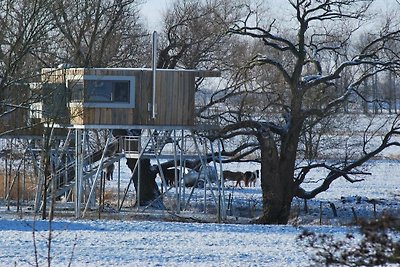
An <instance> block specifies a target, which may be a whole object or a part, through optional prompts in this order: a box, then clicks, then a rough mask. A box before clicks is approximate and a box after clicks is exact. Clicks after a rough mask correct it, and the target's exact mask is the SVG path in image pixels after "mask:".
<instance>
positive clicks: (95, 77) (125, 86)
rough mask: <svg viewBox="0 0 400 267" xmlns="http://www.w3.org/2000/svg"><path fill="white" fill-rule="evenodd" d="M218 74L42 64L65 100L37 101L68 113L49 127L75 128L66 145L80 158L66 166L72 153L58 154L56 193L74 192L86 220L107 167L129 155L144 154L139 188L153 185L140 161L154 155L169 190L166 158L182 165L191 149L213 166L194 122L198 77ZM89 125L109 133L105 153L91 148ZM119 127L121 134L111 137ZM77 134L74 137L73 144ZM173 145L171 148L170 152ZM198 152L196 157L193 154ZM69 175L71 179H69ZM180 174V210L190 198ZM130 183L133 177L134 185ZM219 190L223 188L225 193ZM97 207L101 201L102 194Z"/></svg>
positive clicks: (48, 82) (46, 86) (47, 88)
mask: <svg viewBox="0 0 400 267" xmlns="http://www.w3.org/2000/svg"><path fill="white" fill-rule="evenodd" d="M219 76H220V73H219V72H218V71H201V70H164V69H157V70H153V69H144V68H60V69H50V68H47V69H43V70H42V75H41V78H42V82H41V83H42V90H43V93H48V94H52V95H54V96H56V97H55V98H54V99H58V101H53V102H47V103H46V102H44V101H43V102H42V103H37V106H40V105H42V106H41V107H40V109H42V110H47V111H52V110H53V111H58V112H59V113H60V114H62V116H59V117H58V118H57V117H56V118H55V119H53V120H52V124H51V125H50V124H48V126H49V127H50V126H55V127H59V128H68V129H70V134H68V136H67V137H66V140H65V141H64V142H63V143H64V144H65V147H68V145H67V144H68V143H73V144H74V145H75V153H74V157H73V158H74V160H73V161H66V162H65V164H63V163H62V160H61V159H64V158H65V157H63V156H62V155H58V156H56V158H58V163H57V166H59V167H58V168H56V170H55V173H56V174H57V175H58V178H57V179H52V181H55V184H54V185H53V187H54V188H57V190H55V192H54V191H53V196H54V194H55V195H56V197H59V196H60V195H61V194H64V196H66V197H71V196H72V197H73V198H72V199H74V203H75V207H74V209H75V216H76V217H81V216H82V215H84V214H85V212H86V211H87V210H88V209H90V208H92V207H95V206H96V196H95V193H96V186H97V184H98V182H97V181H98V179H100V176H101V173H102V171H103V170H104V169H107V167H108V166H110V165H112V164H113V163H115V162H118V163H119V160H120V159H121V158H122V157H126V158H135V159H139V160H136V164H135V166H134V171H137V172H138V175H137V177H139V178H138V181H137V183H139V185H137V184H136V186H138V188H137V191H140V190H146V188H142V187H141V186H140V179H141V178H140V162H141V161H140V159H143V158H148V159H149V158H151V159H153V160H156V161H157V165H158V167H159V168H160V170H159V173H160V176H161V178H162V180H163V181H164V182H163V184H164V187H163V189H162V191H164V192H167V191H168V190H169V189H167V187H166V183H165V179H164V175H163V171H162V169H161V167H160V159H161V158H163V157H164V159H169V160H174V161H175V164H176V162H177V161H178V160H180V161H182V160H184V159H187V158H189V154H191V155H190V157H197V158H198V159H200V161H201V163H202V165H206V164H207V163H206V161H204V157H203V156H204V155H201V154H202V153H206V151H204V150H203V149H202V147H201V145H199V144H198V142H197V141H196V139H197V137H196V136H195V134H194V132H195V131H198V130H202V128H199V125H197V124H196V123H195V82H196V78H199V77H219ZM50 113H51V112H50ZM41 119H42V120H43V121H46V119H48V118H46V116H45V115H43V117H42V118H41ZM90 130H106V131H108V133H109V134H108V138H107V142H106V144H105V146H104V148H103V149H102V150H100V151H90V152H89V151H86V149H87V143H88V142H89V138H88V134H87V132H88V131H90ZM112 131H114V133H117V134H114V136H112V134H111V133H112ZM132 132H133V133H132ZM121 133H123V134H121ZM73 135H74V138H75V140H74V141H72V142H71V140H70V139H71V138H72V136H73ZM188 137H190V138H191V140H192V141H191V143H192V144H193V147H192V149H191V151H190V153H189V149H187V150H186V149H185V147H187V143H188V142H189V141H188V140H187V138H188ZM167 143H169V148H170V150H169V152H165V148H166V147H167ZM208 149H210V148H208ZM211 149H213V147H212V144H211ZM206 150H207V149H206ZM58 151H63V148H59V149H58ZM193 151H194V152H195V154H197V155H194V154H193ZM214 152H216V151H214ZM214 164H215V163H214ZM118 166H119V164H118ZM179 173H180V174H179ZM68 176H69V177H72V179H71V178H67V177H68ZM175 176H176V177H175V181H177V183H176V185H175V186H176V187H175V193H176V203H175V204H176V205H175V207H176V210H177V212H179V211H180V210H181V204H180V202H181V201H183V203H184V202H185V201H186V199H185V198H184V196H182V192H181V190H182V189H181V188H180V185H181V180H182V171H181V172H176V174H175ZM179 176H180V177H179ZM118 177H119V174H118ZM131 182H132V179H131V181H130V182H129V185H130V183H131ZM100 184H101V183H100ZM118 184H119V182H118ZM129 185H128V186H127V188H126V189H125V191H124V193H125V194H124V196H123V197H121V199H120V196H119V188H118V207H119V208H121V207H122V205H123V201H124V199H125V196H126V192H127V190H128V189H129ZM40 188H42V185H40V184H39V186H38V190H37V197H36V199H37V201H36V203H35V205H36V208H38V209H39V207H41V206H42V205H43V203H41V201H40V199H41V197H40V192H41V190H40ZM183 190H184V189H183ZM220 193H221V192H220V190H219V189H218V194H220ZM211 194H212V196H213V198H214V200H215V204H216V205H220V203H221V197H220V196H218V197H217V196H215V194H214V193H213V191H211ZM136 195H137V196H136V198H137V199H136V202H137V203H141V201H140V199H139V198H140V195H141V194H140V193H139V192H137V194H136ZM183 195H184V194H183ZM182 197H183V199H182ZM217 198H218V199H217ZM189 200H190V197H189V199H188V201H189ZM204 201H206V197H205V200H204ZM103 202H104V197H103ZM98 205H99V206H100V205H101V196H100V197H99V201H98ZM138 206H139V205H138ZM182 206H183V204H182ZM218 209H219V208H218ZM82 211H83V213H82Z"/></svg>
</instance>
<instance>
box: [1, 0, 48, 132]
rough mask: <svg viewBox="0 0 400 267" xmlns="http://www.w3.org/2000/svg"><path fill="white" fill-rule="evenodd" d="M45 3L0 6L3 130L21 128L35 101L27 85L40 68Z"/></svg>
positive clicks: (12, 0) (11, 1)
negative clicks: (6, 125)
mask: <svg viewBox="0 0 400 267" xmlns="http://www.w3.org/2000/svg"><path fill="white" fill-rule="evenodd" d="M48 5H49V1H48V0H34V1H20V0H5V1H1V3H0V27H1V29H2V30H1V33H0V118H1V119H2V120H3V126H4V125H5V124H7V121H8V122H11V123H12V122H13V123H16V122H18V123H17V124H14V125H12V124H10V125H9V126H10V127H6V128H3V129H2V130H1V131H2V132H9V131H12V130H14V128H17V127H20V128H22V127H23V126H24V124H22V123H21V122H24V123H26V120H27V115H28V109H29V105H30V104H31V103H32V102H34V101H36V99H35V98H36V96H35V95H34V94H32V93H31V91H30V89H29V87H28V86H27V82H29V81H32V80H34V79H35V77H36V78H37V77H38V75H39V74H40V69H41V68H42V66H43V64H42V62H40V61H39V60H37V56H38V55H39V54H40V53H41V46H42V44H43V43H44V41H45V40H46V39H47V32H48V31H50V30H51V26H49V23H50V20H51V16H50V13H49V12H48Z"/></svg>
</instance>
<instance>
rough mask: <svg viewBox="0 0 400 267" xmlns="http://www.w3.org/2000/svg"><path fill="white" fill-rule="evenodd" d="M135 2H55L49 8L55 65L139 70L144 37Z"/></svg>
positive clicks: (144, 47) (137, 5) (137, 3)
mask: <svg viewBox="0 0 400 267" xmlns="http://www.w3.org/2000/svg"><path fill="white" fill-rule="evenodd" d="M139 3H140V2H139V1H137V0H122V1H120V0H112V1H100V0H72V1H71V0H68V1H65V0H56V1H53V3H52V5H51V12H52V14H53V23H54V27H55V29H56V30H55V31H54V32H53V33H52V34H53V38H54V40H55V41H56V42H55V43H54V45H55V47H54V49H53V53H54V55H55V57H56V58H57V60H58V62H61V63H69V64H72V65H74V66H79V67H106V66H107V67H117V66H118V67H121V66H123V67H129V66H131V67H133V66H142V65H143V63H144V62H146V60H145V59H144V56H143V55H144V54H146V51H147V52H148V51H149V49H148V47H150V46H149V45H146V44H145V41H148V40H147V39H148V38H144V37H146V36H147V35H148V34H147V32H146V31H145V30H144V28H143V26H142V25H141V23H140V18H139V14H138V11H139Z"/></svg>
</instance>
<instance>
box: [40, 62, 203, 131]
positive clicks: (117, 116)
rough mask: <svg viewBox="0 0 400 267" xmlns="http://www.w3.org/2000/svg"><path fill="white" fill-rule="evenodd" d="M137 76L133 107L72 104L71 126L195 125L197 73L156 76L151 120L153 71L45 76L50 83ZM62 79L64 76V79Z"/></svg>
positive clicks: (164, 72) (80, 71)
mask: <svg viewBox="0 0 400 267" xmlns="http://www.w3.org/2000/svg"><path fill="white" fill-rule="evenodd" d="M83 75H97V76H135V107H134V108H95V107H83V106H81V105H71V107H70V114H71V124H78V125H82V124H85V125H91V124H94V125H144V126H151V125H155V126H192V125H193V124H194V93H195V92H194V86H195V75H196V73H195V72H187V71H186V72H185V71H177V70H160V71H157V76H156V104H157V116H156V118H155V119H153V118H152V110H151V109H149V104H150V105H151V104H152V90H153V89H152V71H151V70H149V69H143V70H141V69H89V68H88V69H66V70H57V71H52V72H48V74H47V75H44V76H43V78H45V79H46V80H47V81H49V82H50V83H58V82H60V81H63V80H64V78H63V77H66V76H67V77H68V76H69V77H73V76H74V77H77V78H79V77H83ZM61 76H63V77H61Z"/></svg>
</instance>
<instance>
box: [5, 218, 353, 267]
mask: <svg viewBox="0 0 400 267" xmlns="http://www.w3.org/2000/svg"><path fill="white" fill-rule="evenodd" d="M1 217H4V216H1ZM51 227H52V229H53V231H52V235H53V236H52V243H51V248H52V249H51V253H50V255H51V257H52V266H66V265H68V263H71V266H307V265H308V264H309V263H310V262H309V260H308V257H307V255H306V254H305V253H304V251H303V248H302V247H301V246H297V245H296V237H297V236H298V235H299V234H300V233H301V231H302V230H301V229H300V228H295V227H293V226H264V225H243V224H240V225H234V224H199V223H176V222H160V221H157V222H155V221H115V220H108V221H105V220H93V221H90V220H86V221H72V220H58V219H57V220H55V221H53V223H52V226H51ZM33 228H34V229H36V232H35V240H36V248H37V255H38V263H39V266H43V265H46V264H47V262H46V261H47V244H48V234H49V232H48V231H47V229H48V222H46V221H36V222H33V221H32V220H30V219H28V220H18V219H7V218H0V232H1V233H0V234H1V237H0V239H1V242H0V265H1V266H12V265H14V264H15V266H27V265H31V264H35V262H36V260H35V251H34V248H35V246H34V242H33V240H34V238H33V234H32V233H33V231H32V229H33ZM311 228H312V230H315V231H317V232H324V233H332V234H335V235H338V234H339V235H344V233H345V232H347V231H349V229H348V228H345V227H330V226H324V227H311Z"/></svg>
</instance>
